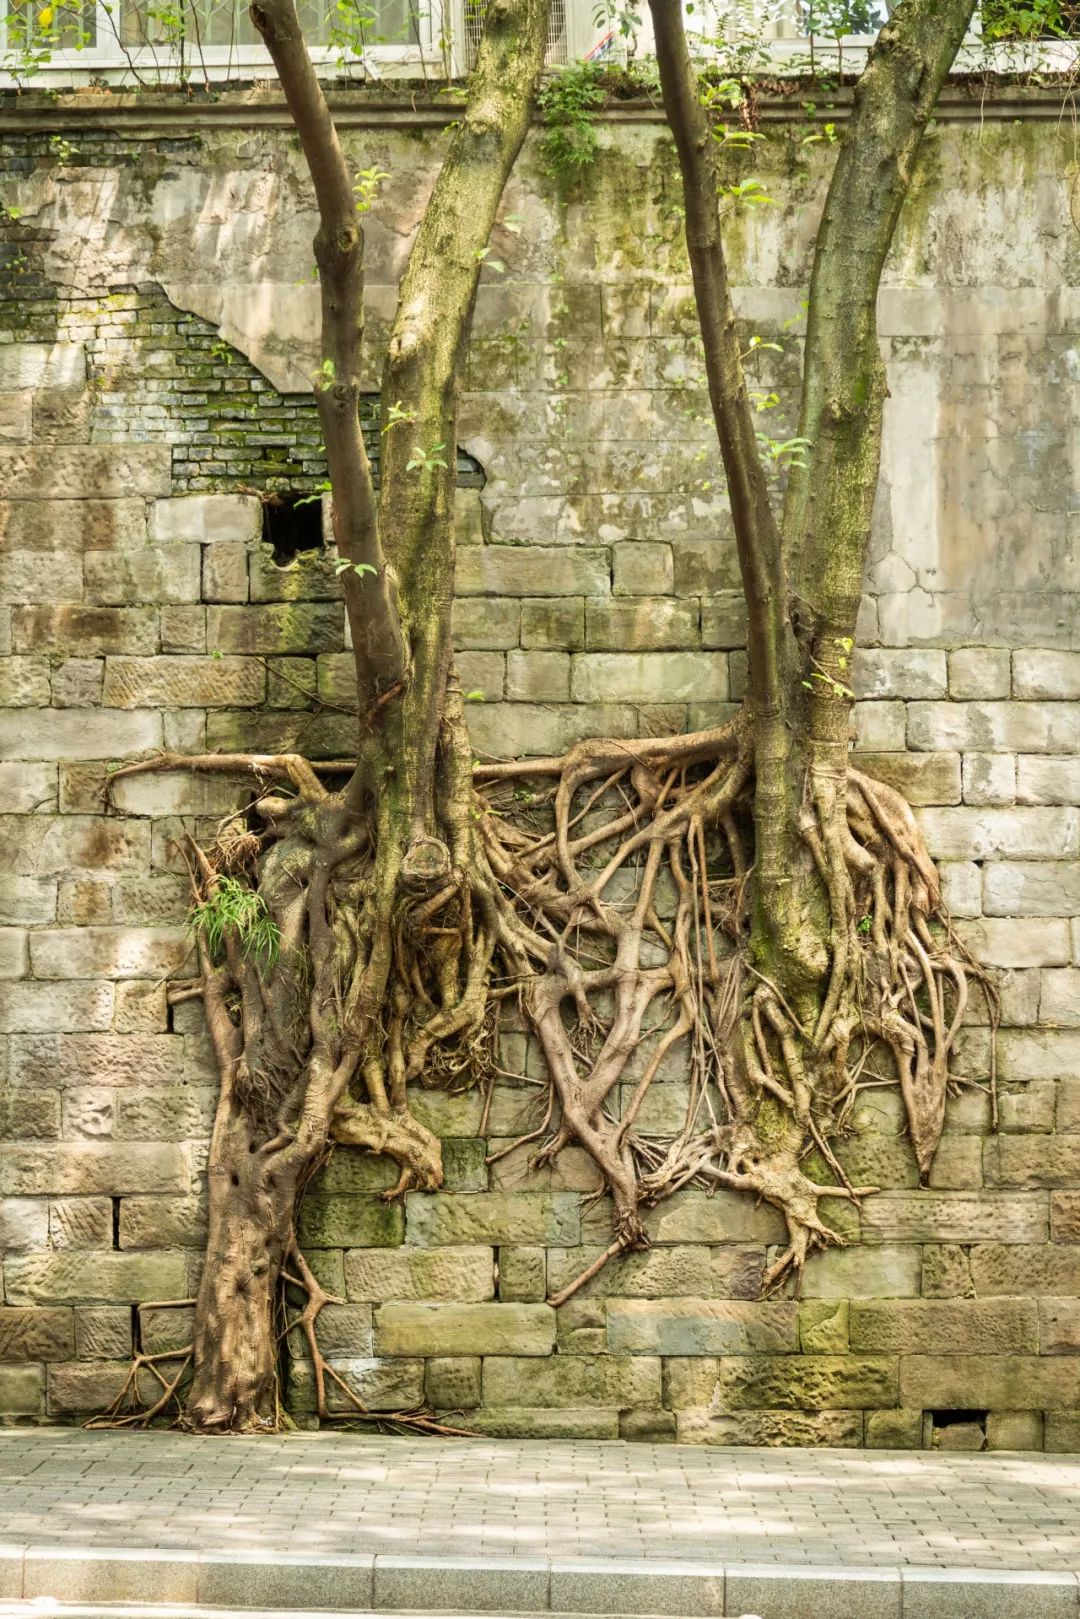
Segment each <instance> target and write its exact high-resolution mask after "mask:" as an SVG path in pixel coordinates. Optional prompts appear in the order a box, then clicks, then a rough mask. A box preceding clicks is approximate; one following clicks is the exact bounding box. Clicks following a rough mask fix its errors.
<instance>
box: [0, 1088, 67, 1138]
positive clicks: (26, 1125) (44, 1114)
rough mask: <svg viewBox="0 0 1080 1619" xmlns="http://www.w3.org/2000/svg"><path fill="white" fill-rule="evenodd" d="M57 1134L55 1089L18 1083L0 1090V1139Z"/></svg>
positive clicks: (46, 1136)
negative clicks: (43, 1088)
mask: <svg viewBox="0 0 1080 1619" xmlns="http://www.w3.org/2000/svg"><path fill="white" fill-rule="evenodd" d="M59 1134H60V1092H59V1091H57V1090H51V1089H46V1090H42V1089H38V1088H37V1087H36V1086H35V1087H34V1088H33V1089H30V1088H28V1087H25V1086H22V1085H6V1086H4V1088H3V1089H2V1090H0V1139H5V1140H8V1141H49V1140H53V1139H55V1137H56V1136H58V1135H59Z"/></svg>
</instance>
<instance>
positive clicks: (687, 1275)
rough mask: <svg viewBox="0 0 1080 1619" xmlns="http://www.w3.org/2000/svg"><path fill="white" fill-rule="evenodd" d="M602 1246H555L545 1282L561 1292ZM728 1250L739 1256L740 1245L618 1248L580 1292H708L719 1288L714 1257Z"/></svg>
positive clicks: (651, 1295)
mask: <svg viewBox="0 0 1080 1619" xmlns="http://www.w3.org/2000/svg"><path fill="white" fill-rule="evenodd" d="M606 1247H607V1244H606V1243H605V1244H604V1245H603V1246H600V1245H599V1244H597V1245H596V1246H589V1247H583V1248H561V1249H553V1250H552V1251H551V1253H550V1254H549V1255H548V1285H549V1286H550V1288H551V1290H552V1291H553V1292H559V1291H560V1290H561V1289H562V1288H564V1287H566V1285H567V1284H568V1283H569V1282H572V1281H573V1280H574V1279H575V1277H577V1276H580V1275H581V1273H582V1271H583V1270H585V1269H587V1267H588V1266H589V1265H591V1264H593V1262H594V1261H595V1260H597V1259H599V1258H600V1256H601V1254H602V1253H603V1252H604V1250H605V1248H606ZM728 1254H734V1255H735V1256H736V1258H740V1257H741V1259H742V1261H743V1264H744V1266H745V1264H746V1255H745V1251H744V1250H740V1249H730V1250H726V1249H723V1248H719V1249H717V1250H716V1251H715V1256H714V1254H713V1253H712V1252H711V1251H710V1249H709V1248H707V1247H705V1246H704V1245H700V1246H698V1245H694V1246H691V1245H690V1244H687V1245H685V1246H679V1247H670V1248H667V1247H659V1246H658V1247H655V1248H648V1249H646V1250H645V1251H644V1252H643V1253H627V1254H620V1255H618V1257H617V1258H615V1259H613V1260H611V1262H610V1264H608V1265H607V1266H605V1268H604V1270H603V1272H602V1273H601V1274H600V1275H598V1276H596V1277H594V1278H593V1280H592V1281H590V1282H586V1284H585V1286H584V1288H583V1289H582V1290H581V1293H580V1294H579V1295H578V1296H580V1297H585V1298H593V1297H596V1296H598V1295H599V1296H604V1297H607V1298H641V1299H671V1298H677V1297H679V1296H680V1295H687V1296H690V1297H694V1296H702V1297H705V1298H708V1297H709V1296H710V1295H711V1294H713V1293H714V1292H715V1291H717V1289H716V1287H715V1285H714V1283H715V1280H716V1277H715V1274H714V1258H715V1259H717V1260H722V1258H723V1257H725V1256H726V1255H728Z"/></svg>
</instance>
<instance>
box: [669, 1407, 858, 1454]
mask: <svg viewBox="0 0 1080 1619" xmlns="http://www.w3.org/2000/svg"><path fill="white" fill-rule="evenodd" d="M676 1424H677V1425H676V1430H675V1435H676V1438H677V1439H678V1442H679V1444H680V1445H785V1446H790V1445H800V1446H810V1447H818V1446H821V1445H826V1446H828V1447H829V1448H830V1449H847V1450H850V1449H853V1448H857V1447H858V1446H859V1445H861V1444H862V1432H863V1416H862V1412H861V1411H813V1412H811V1411H739V1412H734V1413H725V1412H722V1411H719V1410H714V1409H713V1408H712V1407H711V1406H706V1407H704V1408H702V1407H697V1408H693V1407H690V1408H688V1409H686V1410H682V1411H679V1412H678V1414H677V1418H676Z"/></svg>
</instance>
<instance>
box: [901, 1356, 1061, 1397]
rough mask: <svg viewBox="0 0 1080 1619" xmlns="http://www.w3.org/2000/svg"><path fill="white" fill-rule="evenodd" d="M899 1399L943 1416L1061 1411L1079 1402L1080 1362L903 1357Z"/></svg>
mask: <svg viewBox="0 0 1080 1619" xmlns="http://www.w3.org/2000/svg"><path fill="white" fill-rule="evenodd" d="M900 1398H901V1403H902V1404H903V1405H907V1406H915V1405H920V1406H922V1407H923V1408H924V1409H929V1408H932V1409H934V1410H939V1411H940V1410H945V1411H947V1410H950V1409H951V1410H961V1411H983V1410H990V1409H994V1410H1005V1411H1043V1410H1046V1409H1051V1410H1053V1409H1063V1408H1065V1407H1068V1406H1073V1405H1076V1404H1077V1402H1078V1401H1080V1358H1078V1359H1073V1360H1068V1359H1065V1358H1063V1357H1052V1358H1048V1359H1043V1358H1040V1357H1038V1356H1035V1355H992V1354H991V1355H948V1356H945V1355H904V1356H902V1357H901V1360H900Z"/></svg>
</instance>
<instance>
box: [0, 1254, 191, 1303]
mask: <svg viewBox="0 0 1080 1619" xmlns="http://www.w3.org/2000/svg"><path fill="white" fill-rule="evenodd" d="M4 1286H5V1290H6V1294H7V1301H8V1303H9V1304H14V1305H33V1304H114V1303H124V1304H137V1303H140V1302H141V1301H142V1300H143V1299H176V1298H183V1297H184V1296H185V1295H186V1293H187V1262H186V1259H185V1256H184V1255H183V1254H182V1253H180V1252H169V1253H160V1252H159V1253H152V1254H149V1253H148V1254H122V1253H93V1252H90V1251H86V1250H79V1251H76V1250H74V1249H72V1250H71V1251H70V1252H67V1253H62V1254H27V1255H20V1256H18V1257H16V1258H14V1259H8V1260H6V1261H5V1264H4Z"/></svg>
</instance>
